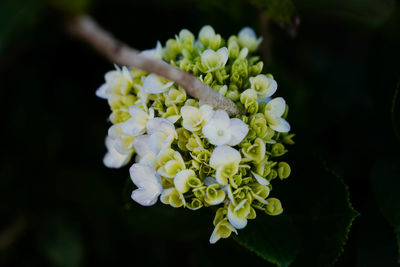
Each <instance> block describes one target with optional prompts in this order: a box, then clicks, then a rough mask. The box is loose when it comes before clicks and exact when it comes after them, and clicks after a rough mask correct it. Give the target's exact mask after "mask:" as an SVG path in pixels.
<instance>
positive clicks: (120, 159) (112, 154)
mask: <svg viewBox="0 0 400 267" xmlns="http://www.w3.org/2000/svg"><path fill="white" fill-rule="evenodd" d="M105 143H106V147H107V149H108V152H107V153H106V155H105V156H104V158H103V163H104V165H105V166H106V167H108V168H121V167H122V166H125V165H126V164H127V163H128V162H129V161H130V159H131V157H132V154H121V153H119V152H118V151H117V150H116V149H115V148H114V143H115V140H113V139H112V138H111V137H109V136H107V137H106V141H105Z"/></svg>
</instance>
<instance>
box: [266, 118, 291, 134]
mask: <svg viewBox="0 0 400 267" xmlns="http://www.w3.org/2000/svg"><path fill="white" fill-rule="evenodd" d="M270 127H271V128H272V129H273V130H275V131H277V132H280V133H287V132H289V131H290V124H289V123H288V122H287V121H286V120H285V119H282V118H279V122H278V124H274V125H270Z"/></svg>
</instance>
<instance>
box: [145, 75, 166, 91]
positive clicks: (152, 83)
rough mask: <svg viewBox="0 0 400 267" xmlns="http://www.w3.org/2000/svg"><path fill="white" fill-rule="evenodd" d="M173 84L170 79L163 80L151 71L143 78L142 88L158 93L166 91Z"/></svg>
mask: <svg viewBox="0 0 400 267" xmlns="http://www.w3.org/2000/svg"><path fill="white" fill-rule="evenodd" d="M173 84H174V82H171V81H168V82H164V81H163V80H162V78H161V77H159V76H157V75H155V74H153V73H152V74H149V75H148V76H147V77H146V79H144V81H143V85H142V88H143V90H144V91H146V92H148V93H150V94H159V93H163V92H165V91H167V90H168V88H170V87H171V86H172V85H173Z"/></svg>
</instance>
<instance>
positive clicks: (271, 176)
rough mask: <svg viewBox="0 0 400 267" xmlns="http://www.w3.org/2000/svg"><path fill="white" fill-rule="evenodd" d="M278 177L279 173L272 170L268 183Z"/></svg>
mask: <svg viewBox="0 0 400 267" xmlns="http://www.w3.org/2000/svg"><path fill="white" fill-rule="evenodd" d="M276 177H278V172H277V171H276V170H275V169H271V172H270V173H269V174H268V176H267V179H268V181H271V180H274V179H275V178H276Z"/></svg>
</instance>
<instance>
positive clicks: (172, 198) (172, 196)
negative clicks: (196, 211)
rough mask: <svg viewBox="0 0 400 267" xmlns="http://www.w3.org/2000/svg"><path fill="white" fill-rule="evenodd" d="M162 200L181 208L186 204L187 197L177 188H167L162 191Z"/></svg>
mask: <svg viewBox="0 0 400 267" xmlns="http://www.w3.org/2000/svg"><path fill="white" fill-rule="evenodd" d="M160 200H161V202H162V203H164V204H166V205H168V204H169V205H171V206H172V207H174V208H179V207H182V206H184V205H186V201H185V198H184V197H183V195H182V194H181V193H179V191H178V190H176V189H175V188H168V189H165V190H164V192H163V193H162V195H161V197H160Z"/></svg>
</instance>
